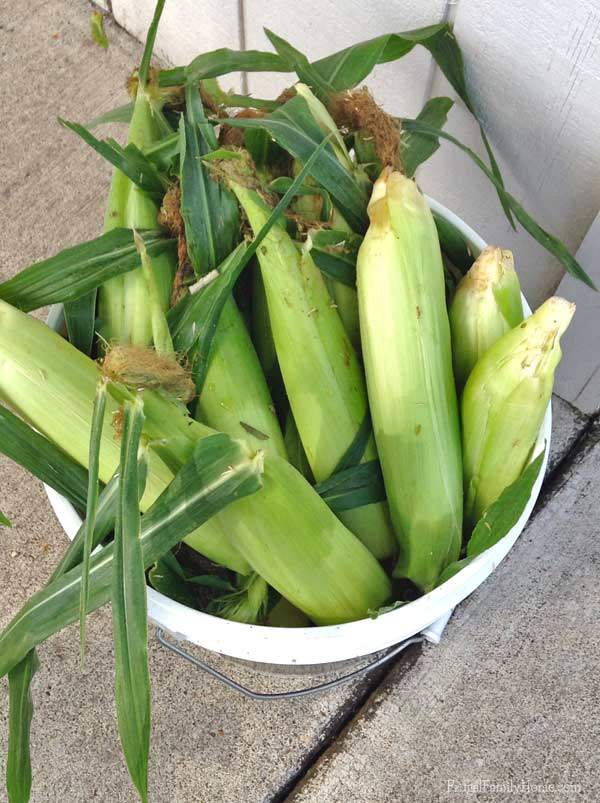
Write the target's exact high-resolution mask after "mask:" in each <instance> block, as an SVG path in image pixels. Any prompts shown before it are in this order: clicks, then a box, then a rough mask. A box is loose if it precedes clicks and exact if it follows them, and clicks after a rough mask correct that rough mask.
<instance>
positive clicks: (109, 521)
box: [7, 461, 147, 803]
mask: <svg viewBox="0 0 600 803" xmlns="http://www.w3.org/2000/svg"><path fill="white" fill-rule="evenodd" d="M146 468H147V464H146V462H145V461H142V462H141V463H140V466H139V482H140V489H139V495H140V496H141V494H142V492H143V487H144V485H145V480H146ZM118 494H119V476H118V474H117V475H115V476H114V477H113V478H112V479H111V480H110V482H109V483H108V484H107V485H106V487H105V488H104V489H103V490H102V493H101V494H100V497H99V499H98V505H97V508H96V519H95V525H94V530H93V538H92V544H91V549H92V550H93V549H95V548H96V547H97V546H98V544H100V543H101V542H102V540H103V539H104V538H105V537H106V536H107V535H108V534H109V533H110V532H111V530H112V529H113V527H114V521H115V514H116V508H117V497H118ZM85 536H86V522H84V523H83V524H82V525H81V527H80V528H79V531H78V532H77V534H76V536H75V538H74V539H73V540H72V541H71V542H70V544H69V547H68V548H67V551H66V552H65V554H64V555H63V557H62V560H61V561H60V563H59V565H58V566H57V567H56V569H55V570H54V572H53V573H52V576H51V577H50V580H49V582H48V584H51V583H52V582H53V581H54V580H56V579H58V578H59V577H60V576H61V575H63V574H64V573H65V572H68V571H69V570H70V569H72V568H73V567H75V566H77V565H78V564H79V563H81V561H82V558H83V551H84V541H85ZM38 665H39V664H38V657H37V653H36V650H35V649H33V650H30V651H29V652H28V653H27V655H26V656H25V658H23V660H22V661H21V662H20V663H19V664H17V666H15V667H14V668H13V669H11V671H10V672H9V674H8V685H9V695H12V697H13V698H14V699H15V701H18V703H17V702H16V703H15V706H13V707H12V708H11V706H10V703H9V732H8V762H7V791H8V795H9V800H10V801H11V803H12V801H13V800H14V801H21V800H22V801H27V800H29V789H30V786H31V762H30V757H29V731H30V726H31V719H32V715H33V709H32V708H29V707H28V706H30V705H31V703H30V694H29V687H30V685H31V678H32V677H33V674H34V672H35V670H36V669H37V667H38ZM27 779H29V780H27ZM24 782H26V783H25V785H23V784H24ZM25 792H26V794H25ZM21 794H22V796H21Z"/></svg>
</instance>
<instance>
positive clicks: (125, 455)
mask: <svg viewBox="0 0 600 803" xmlns="http://www.w3.org/2000/svg"><path fill="white" fill-rule="evenodd" d="M143 423H144V413H143V404H142V402H141V400H140V399H139V398H136V399H135V400H134V401H133V402H129V401H127V402H125V416H124V426H123V435H122V439H121V461H120V476H121V481H120V485H119V501H118V504H117V517H116V523H115V540H114V548H113V550H114V551H113V554H114V559H113V577H112V594H111V602H112V619H113V640H114V648H115V702H116V708H117V722H118V725H119V735H120V737H121V746H122V748H123V753H124V755H125V761H126V763H127V768H128V769H129V774H130V776H131V779H132V781H133V783H134V785H135V787H136V789H137V790H138V792H139V795H140V798H141V799H142V800H143V801H147V799H148V755H149V751H150V672H149V670H148V613H147V596H146V575H145V571H144V569H145V567H144V557H143V552H142V545H141V537H140V536H141V527H140V506H139V498H138V449H139V446H140V438H141V435H142V426H143Z"/></svg>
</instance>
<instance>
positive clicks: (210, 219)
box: [179, 84, 239, 276]
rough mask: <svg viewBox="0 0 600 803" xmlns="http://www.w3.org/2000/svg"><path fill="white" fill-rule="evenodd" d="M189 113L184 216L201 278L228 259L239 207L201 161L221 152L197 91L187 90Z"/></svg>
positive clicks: (184, 124) (183, 126)
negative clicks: (211, 152)
mask: <svg viewBox="0 0 600 803" xmlns="http://www.w3.org/2000/svg"><path fill="white" fill-rule="evenodd" d="M185 97H186V113H185V117H182V118H181V121H180V124H179V133H180V137H181V140H180V141H181V146H180V147H181V215H182V217H183V221H184V224H185V235H186V242H187V248H188V254H189V256H190V261H191V263H192V266H193V268H194V271H195V273H196V275H197V276H202V275H204V274H205V273H208V272H209V271H211V270H214V269H215V268H216V267H217V266H218V265H219V263H220V262H222V261H223V259H225V257H226V256H227V254H229V253H230V252H231V251H232V249H233V247H234V244H235V241H236V238H237V237H238V234H239V212H238V205H237V202H236V200H235V197H234V196H233V193H232V192H231V191H230V190H228V189H227V188H226V187H224V186H223V185H222V184H220V183H219V182H218V181H215V179H213V178H212V176H211V175H210V173H209V170H208V168H207V167H206V166H205V165H204V164H203V163H202V161H201V157H202V156H204V155H205V154H207V153H209V152H210V151H214V150H216V149H217V148H218V142H217V138H216V135H215V132H214V129H213V127H212V125H211V124H210V123H209V122H208V121H207V119H206V117H205V115H204V109H203V107H202V101H201V100H200V95H199V93H198V91H197V89H196V87H194V86H192V85H191V84H188V85H187V86H186V94H185Z"/></svg>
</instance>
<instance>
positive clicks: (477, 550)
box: [436, 448, 546, 587]
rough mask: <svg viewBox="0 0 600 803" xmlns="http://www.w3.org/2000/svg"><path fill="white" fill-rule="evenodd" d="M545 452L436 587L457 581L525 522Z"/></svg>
mask: <svg viewBox="0 0 600 803" xmlns="http://www.w3.org/2000/svg"><path fill="white" fill-rule="evenodd" d="M545 451H546V449H545V448H544V449H543V450H542V451H541V452H540V454H539V455H538V456H537V457H536V458H535V460H533V461H532V462H531V463H530V464H529V465H528V466H527V467H526V468H525V469H524V471H523V472H522V474H521V475H520V476H519V477H518V478H517V479H516V480H515V481H514V482H513V483H512V484H511V485H509V486H508V488H505V489H504V490H503V491H502V493H501V494H500V496H499V498H498V499H497V500H496V501H495V502H494V504H493V505H490V506H489V508H488V509H487V510H486V511H485V512H484V514H483V516H482V517H481V518H480V519H479V521H478V522H477V524H476V525H475V528H474V530H473V533H472V535H471V538H470V539H469V542H468V544H467V556H466V557H465V558H463V559H462V560H457V561H454V562H453V563H451V564H450V565H449V566H446V568H445V569H444V571H443V572H442V574H441V575H440V578H439V580H438V581H437V584H436V587H437V586H441V585H442V584H443V583H445V582H446V580H449V579H450V578H451V577H454V575H455V574H458V572H459V571H461V569H464V568H465V566H468V565H469V563H471V561H473V560H475V558H476V557H477V555H481V554H482V553H483V552H485V551H486V550H487V549H490V548H491V547H493V546H495V545H496V544H497V543H498V542H499V541H501V540H502V539H503V538H504V536H505V535H508V533H509V532H510V531H511V530H512V528H513V527H514V526H515V524H516V523H517V522H518V521H519V519H520V518H521V516H522V514H523V511H524V510H525V507H526V506H527V503H528V502H529V499H530V497H531V491H532V488H533V486H534V485H535V481H536V480H537V478H538V476H539V473H540V469H541V467H542V463H543V462H544V454H545Z"/></svg>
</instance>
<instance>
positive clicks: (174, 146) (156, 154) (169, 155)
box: [143, 131, 181, 174]
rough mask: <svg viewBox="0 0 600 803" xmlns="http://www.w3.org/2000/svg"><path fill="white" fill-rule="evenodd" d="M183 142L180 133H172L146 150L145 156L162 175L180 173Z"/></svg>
mask: <svg viewBox="0 0 600 803" xmlns="http://www.w3.org/2000/svg"><path fill="white" fill-rule="evenodd" d="M180 148H181V140H180V136H179V132H178V131H174V132H173V131H172V132H170V133H169V134H167V135H166V136H165V137H163V139H159V140H158V141H157V142H153V143H152V145H149V146H148V147H147V148H144V151H143V153H144V156H146V158H147V159H149V160H150V161H151V162H152V164H153V165H155V167H156V169H157V170H158V172H159V173H161V174H168V173H171V172H173V173H175V172H178V169H177V168H178V165H179V153H180Z"/></svg>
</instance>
